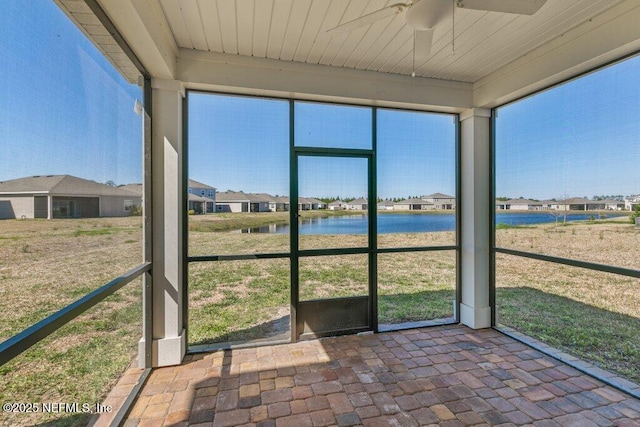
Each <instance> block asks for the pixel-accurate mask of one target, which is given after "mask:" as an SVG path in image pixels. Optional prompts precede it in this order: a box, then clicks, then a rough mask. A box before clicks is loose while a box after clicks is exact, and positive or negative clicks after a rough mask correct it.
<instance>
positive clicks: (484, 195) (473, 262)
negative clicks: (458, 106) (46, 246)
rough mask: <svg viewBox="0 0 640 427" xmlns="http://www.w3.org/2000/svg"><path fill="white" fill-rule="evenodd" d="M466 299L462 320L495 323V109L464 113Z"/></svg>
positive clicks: (471, 323) (473, 323)
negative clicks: (492, 152)
mask: <svg viewBox="0 0 640 427" xmlns="http://www.w3.org/2000/svg"><path fill="white" fill-rule="evenodd" d="M460 126H461V132H460V134H461V135H460V150H461V164H460V170H461V186H460V187H461V190H460V191H461V195H460V197H461V204H462V211H461V212H460V215H461V224H462V239H461V240H462V241H461V248H462V253H461V266H460V268H461V273H462V301H461V302H460V322H461V323H463V324H465V325H467V326H469V327H470V328H474V329H480V328H488V327H490V326H491V307H490V305H489V268H490V265H489V256H490V227H489V224H490V206H489V203H491V201H490V200H489V198H490V194H491V191H490V189H491V174H490V171H491V162H490V156H489V153H490V147H491V140H490V128H491V110H489V109H485V108H474V109H470V110H467V111H465V112H464V113H463V114H461V115H460Z"/></svg>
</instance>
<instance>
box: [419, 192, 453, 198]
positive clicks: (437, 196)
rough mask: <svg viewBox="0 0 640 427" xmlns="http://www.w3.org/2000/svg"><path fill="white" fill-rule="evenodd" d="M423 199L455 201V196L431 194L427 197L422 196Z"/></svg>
mask: <svg viewBox="0 0 640 427" xmlns="http://www.w3.org/2000/svg"><path fill="white" fill-rule="evenodd" d="M423 198H425V199H455V196H449V195H448V194H443V193H433V194H429V195H428V196H423Z"/></svg>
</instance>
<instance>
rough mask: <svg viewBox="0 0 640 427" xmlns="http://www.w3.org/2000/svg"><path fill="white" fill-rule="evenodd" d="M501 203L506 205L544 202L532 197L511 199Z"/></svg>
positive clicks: (539, 203)
mask: <svg viewBox="0 0 640 427" xmlns="http://www.w3.org/2000/svg"><path fill="white" fill-rule="evenodd" d="M501 204H506V205H541V204H542V202H537V201H535V200H531V199H511V200H507V201H506V202H502V203H501Z"/></svg>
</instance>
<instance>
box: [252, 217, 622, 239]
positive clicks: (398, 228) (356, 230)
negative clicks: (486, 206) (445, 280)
mask: <svg viewBox="0 0 640 427" xmlns="http://www.w3.org/2000/svg"><path fill="white" fill-rule="evenodd" d="M621 215H625V214H623V213H611V214H609V213H607V217H609V218H613V217H616V216H621ZM594 217H595V218H596V219H598V218H599V215H598V213H585V214H575V213H570V214H567V221H586V220H589V219H592V218H594ZM557 220H558V222H562V221H563V220H564V217H563V215H560V216H559V217H558V218H557ZM555 221H556V217H555V216H554V215H553V214H551V213H549V212H523V213H519V212H518V213H498V214H496V224H506V225H533V224H544V223H552V222H555ZM367 226H368V218H367V215H345V216H332V217H324V218H312V219H302V220H301V221H300V225H299V230H300V234H366V233H367ZM455 227H456V216H455V214H453V213H451V214H448V213H425V214H386V213H385V214H379V215H378V234H386V233H424V232H430V231H453V230H455ZM241 232H242V233H285V234H286V233H289V224H270V225H265V226H263V227H256V228H250V229H244V230H242V231H241Z"/></svg>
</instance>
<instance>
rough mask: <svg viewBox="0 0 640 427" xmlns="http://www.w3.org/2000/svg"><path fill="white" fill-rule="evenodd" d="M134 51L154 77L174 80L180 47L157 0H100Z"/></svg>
mask: <svg viewBox="0 0 640 427" xmlns="http://www.w3.org/2000/svg"><path fill="white" fill-rule="evenodd" d="M99 3H100V6H101V7H102V9H103V10H104V11H105V13H106V14H107V15H108V16H109V18H110V19H111V21H112V22H114V23H115V24H116V27H117V28H118V31H119V32H120V34H122V36H123V37H124V39H125V40H126V41H127V43H128V44H129V46H130V47H131V49H132V50H133V52H135V54H136V56H137V57H138V58H139V59H140V61H141V62H142V63H143V64H144V66H145V68H146V69H147V71H148V72H149V73H150V74H151V75H152V76H153V77H155V78H163V79H175V76H176V57H177V54H178V46H177V44H176V42H175V40H174V38H173V34H172V33H171V30H170V28H169V24H168V23H167V21H166V18H165V16H164V13H163V11H162V8H161V6H160V4H159V3H158V2H157V1H154V0H99Z"/></svg>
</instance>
